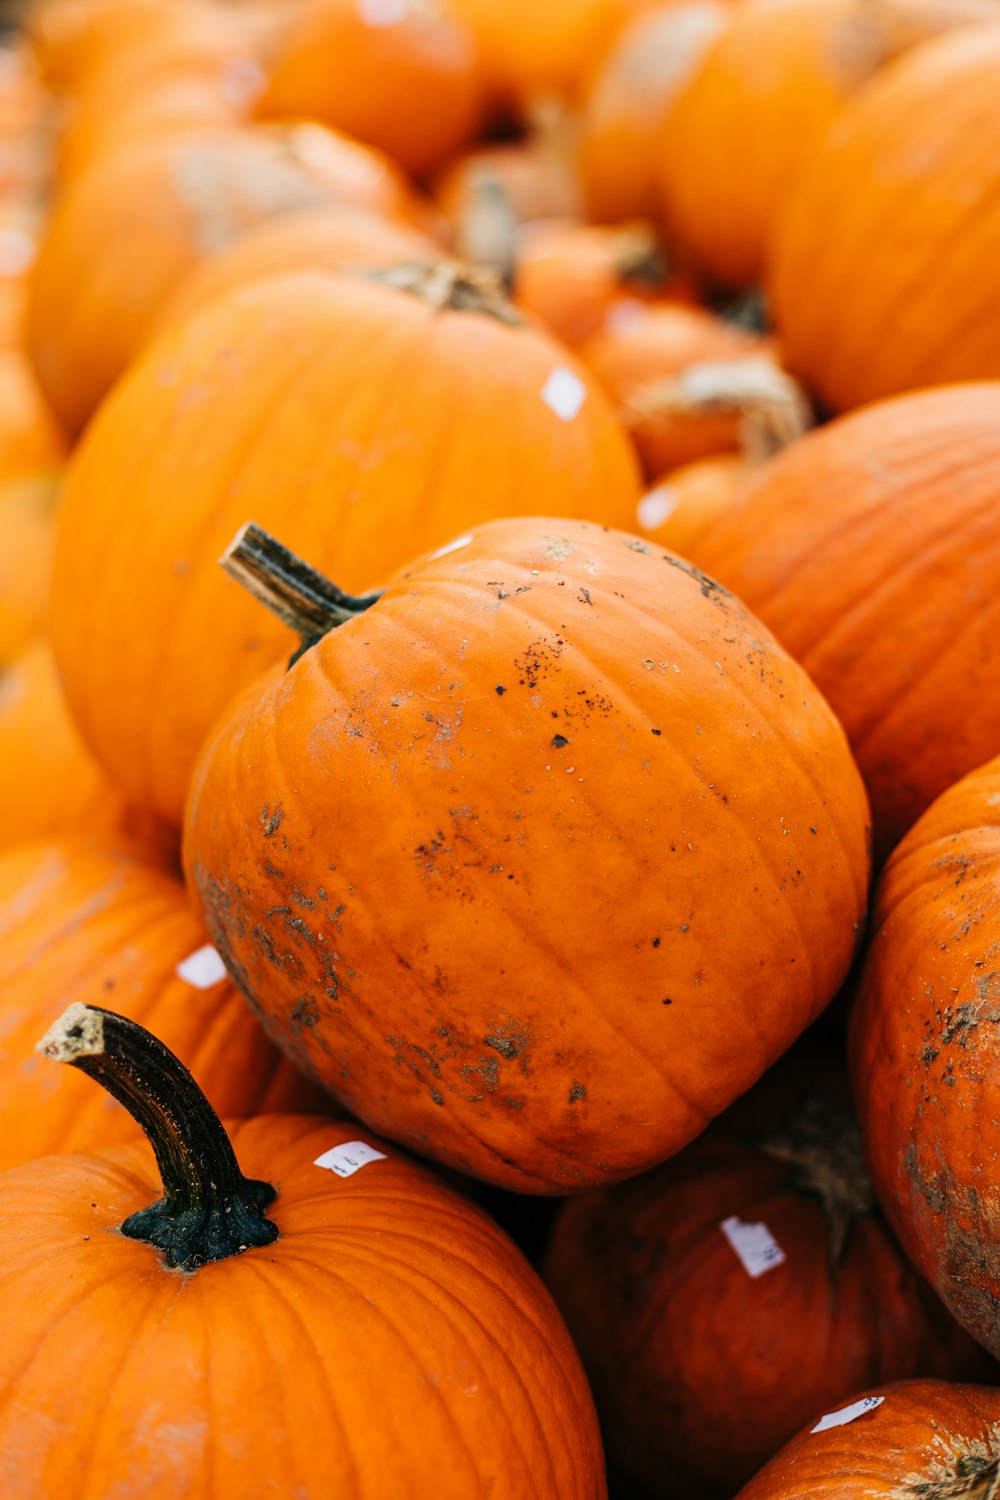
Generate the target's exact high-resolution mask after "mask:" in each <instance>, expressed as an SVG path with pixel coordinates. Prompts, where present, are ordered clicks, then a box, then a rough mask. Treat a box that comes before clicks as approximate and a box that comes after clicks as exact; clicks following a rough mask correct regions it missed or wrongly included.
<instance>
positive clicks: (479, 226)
mask: <svg viewBox="0 0 1000 1500" xmlns="http://www.w3.org/2000/svg"><path fill="white" fill-rule="evenodd" d="M517 230H518V223H517V214H516V213H515V211H514V205H513V204H512V203H511V201H510V195H509V194H508V192H507V189H506V188H505V187H504V185H503V183H502V181H501V180H500V178H499V177H498V176H497V174H496V173H495V172H491V171H490V170H489V169H488V168H487V167H476V168H474V169H473V170H472V171H470V173H469V175H468V203H467V205H466V207H465V209H464V211H463V213H462V215H461V218H460V219H459V222H458V223H457V224H456V226H455V249H456V250H457V252H458V254H459V255H460V256H461V257H462V259H463V260H464V261H467V262H468V264H469V265H470V266H474V267H476V269H477V270H480V271H488V272H490V273H491V274H492V275H493V276H495V277H496V280H497V284H498V286H499V287H500V289H501V291H502V292H503V293H504V295H505V296H509V295H510V293H511V291H512V290H513V287H514V276H515V272H516V270H517Z"/></svg>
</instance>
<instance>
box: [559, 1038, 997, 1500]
mask: <svg viewBox="0 0 1000 1500" xmlns="http://www.w3.org/2000/svg"><path fill="white" fill-rule="evenodd" d="M786 1060H787V1061H788V1062H789V1064H790V1065H791V1066H794V1071H795V1077H796V1079H797V1083H798V1087H797V1088H796V1089H795V1090H794V1091H793V1090H791V1089H789V1088H788V1087H787V1084H786V1087H785V1089H784V1092H785V1094H786V1096H787V1097H786V1099H785V1100H782V1101H781V1102H780V1103H779V1105H778V1108H777V1110H775V1109H774V1108H773V1107H772V1106H771V1100H770V1094H771V1090H772V1087H773V1088H774V1089H775V1091H776V1092H778V1091H780V1089H781V1081H779V1080H776V1079H774V1078H773V1072H774V1070H772V1071H771V1072H769V1073H767V1074H765V1076H764V1078H763V1079H762V1080H761V1082H760V1084H759V1085H758V1086H757V1089H756V1090H754V1091H753V1094H756V1095H764V1096H765V1098H764V1099H763V1101H762V1108H763V1110H764V1112H765V1113H770V1114H772V1115H776V1118H775V1119H772V1120H770V1121H769V1122H768V1123H767V1124H766V1125H764V1128H762V1129H754V1128H749V1129H748V1128H747V1119H748V1111H750V1110H751V1109H753V1107H754V1106H753V1095H751V1096H748V1097H747V1099H745V1100H742V1101H741V1102H740V1106H739V1109H738V1113H736V1114H734V1115H733V1116H732V1118H731V1119H730V1118H728V1117H724V1118H723V1119H722V1120H721V1121H720V1122H719V1123H718V1126H717V1127H715V1128H713V1129H712V1130H710V1131H708V1132H707V1133H706V1135H704V1136H702V1138H701V1139H700V1140H698V1141H696V1142H694V1144H693V1145H691V1146H689V1147H688V1148H687V1149H686V1150H684V1151H682V1152H681V1153H680V1155H679V1156H677V1157H675V1158H674V1160H672V1161H669V1162H665V1163H664V1164H663V1165H662V1166H660V1167H657V1168H656V1169H655V1170H654V1171H652V1172H649V1173H646V1174H644V1175H643V1176H641V1177H636V1178H633V1179H632V1181H630V1182H626V1183H619V1184H617V1185H616V1186H615V1187H611V1188H604V1189H599V1190H598V1191H596V1192H593V1193H587V1194H584V1195H582V1196H581V1197H578V1198H575V1199H572V1200H571V1201H569V1202H567V1203H566V1204H564V1205H563V1207H562V1208H561V1210H560V1213H559V1216H558V1218H557V1220H556V1225H555V1231H554V1234H553V1238H552V1241H551V1243H550V1246H549V1249H548V1252H547V1256H546V1262H545V1277H546V1281H547V1283H548V1285H549V1287H550V1289H551V1290H552V1292H553V1294H554V1295H555V1298H556V1301H557V1303H558V1304H559V1306H560V1308H561V1310H562V1312H563V1315H564V1316H565V1318H566V1321H567V1324H568V1326H569V1329H570V1332H571V1333H572V1335H573V1338H574V1342H575V1343H576V1346H577V1348H578V1349H579V1351H580V1354H581V1357H582V1359H583V1362H584V1368H585V1369H586V1370H587V1373H588V1375H589V1377H590V1380H591V1385H592V1388H593V1391H594V1395H595V1399H596V1401H597V1408H598V1411H599V1413H600V1414H601V1421H602V1426H603V1429H604V1432H605V1441H606V1443H607V1447H608V1458H609V1461H610V1462H612V1463H613V1464H616V1465H617V1467H618V1468H619V1469H620V1470H621V1471H622V1473H623V1474H628V1475H630V1476H631V1477H632V1478H633V1479H634V1480H635V1481H636V1482H637V1483H639V1484H640V1485H641V1486H642V1487H643V1488H642V1493H643V1494H647V1493H648V1495H649V1496H663V1497H664V1500H668V1497H673V1496H675V1495H677V1494H684V1495H697V1496H699V1497H701V1500H708V1497H709V1496H718V1497H719V1500H730V1497H731V1496H732V1495H733V1494H734V1492H735V1491H736V1489H737V1488H738V1487H739V1486H740V1485H741V1484H743V1483H744V1482H745V1481H746V1480H747V1479H749V1478H750V1477H751V1476H752V1475H753V1474H754V1473H755V1472H756V1470H757V1469H759V1468H760V1466H761V1465H762V1464H763V1463H765V1462H766V1461H767V1460H768V1459H769V1458H770V1457H771V1456H772V1455H773V1454H774V1453H775V1452H777V1450H778V1448H779V1447H780V1446H781V1445H782V1443H785V1442H787V1441H788V1440H789V1438H791V1437H794V1435H795V1434H796V1433H797V1432H798V1430H799V1429H800V1427H802V1425H803V1424H804V1423H806V1422H807V1421H809V1419H810V1418H811V1417H812V1415H813V1413H814V1412H816V1411H818V1410H821V1409H822V1410H829V1409H832V1408H834V1407H836V1406H837V1405H838V1404H840V1403H844V1402H846V1401H847V1400H848V1399H849V1398H850V1397H851V1395H852V1394H853V1393H854V1392H855V1391H857V1390H859V1389H864V1388H865V1387H867V1386H871V1385H876V1384H881V1383H883V1382H885V1381H890V1380H902V1379H906V1378H908V1377H910V1376H914V1375H925V1376H926V1375H931V1376H939V1377H942V1378H948V1379H965V1380H968V1379H981V1380H988V1379H989V1378H990V1375H991V1373H993V1372H994V1371H993V1368H992V1362H991V1361H990V1360H989V1359H988V1357H987V1356H986V1355H985V1354H984V1352H983V1350H982V1349H980V1348H979V1347H978V1346H977V1345H976V1344H975V1343H974V1342H973V1341H972V1339H970V1338H969V1337H968V1336H967V1335H966V1334H964V1333H963V1332H962V1330H961V1329H960V1328H959V1327H958V1325H957V1324H956V1323H955V1322H954V1321H953V1319H952V1318H951V1317H950V1316H949V1315H948V1313H947V1312H946V1311H945V1309H944V1307H943V1306H942V1304H941V1302H940V1301H939V1300H938V1298H937V1296H936V1295H935V1294H934V1292H933V1291H932V1290H931V1288H930V1287H929V1285H928V1284H927V1282H926V1281H924V1279H923V1278H922V1277H921V1276H919V1275H918V1274H917V1272H916V1271H915V1270H914V1269H913V1268H912V1266H911V1265H910V1263H909V1262H908V1261H907V1260H906V1258H905V1256H904V1255H903V1252H902V1251H901V1250H900V1248H899V1246H898V1244H897V1243H896V1241H895V1239H894V1238H893V1236H892V1233H891V1231H890V1230H889V1228H888V1225H887V1224H886V1221H885V1219H884V1218H883V1216H882V1215H881V1214H880V1213H879V1211H878V1206H877V1202H876V1199H875V1194H874V1191H873V1189H872V1186H871V1183H870V1182H869V1180H868V1177H867V1174H866V1173H865V1169H864V1164H863V1161H862V1156H861V1142H860V1138H859V1134H858V1129H857V1125H856V1124H855V1122H854V1120H853V1119H852V1117H851V1115H850V1112H849V1105H848V1098H849V1095H848V1090H847V1087H846V1080H843V1079H842V1078H841V1079H838V1077H837V1076H836V1074H834V1077H833V1078H832V1080H831V1083H832V1085H833V1086H832V1087H830V1086H828V1085H827V1084H826V1082H825V1080H824V1079H823V1078H822V1074H821V1072H820V1070H819V1068H817V1066H816V1065H815V1063H813V1062H812V1060H811V1059H810V1058H808V1057H806V1058H805V1059H803V1058H801V1057H799V1058H798V1059H797V1060H796V1061H795V1063H794V1065H792V1064H791V1058H788V1059H786ZM777 1071H778V1072H781V1071H782V1064H779V1065H778V1070H777ZM838 1083H840V1087H839V1088H838V1086H837V1085H838ZM760 1111H761V1106H758V1110H757V1112H758V1113H760ZM750 1118H752V1115H751V1116H750ZM761 1123H762V1124H763V1122H761ZM720 1371H724V1372H725V1378H724V1379H720Z"/></svg>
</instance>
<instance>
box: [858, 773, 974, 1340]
mask: <svg viewBox="0 0 1000 1500" xmlns="http://www.w3.org/2000/svg"><path fill="white" fill-rule="evenodd" d="M998 809H1000V761H998V760H993V761H990V762H989V763H988V764H987V765H985V766H983V767H981V768H980V769H978V770H976V771H973V772H972V773H971V774H970V775H969V776H966V777H965V778H964V779H963V780H961V781H960V782H958V784H957V785H956V786H953V787H951V788H950V789H949V790H948V791H946V792H945V793H944V794H943V796H941V797H939V798H938V800H937V801H936V802H935V803H934V805H933V806H932V807H931V808H929V809H928V811H927V812H926V813H925V814H924V816H923V817H922V818H921V819H920V821H919V822H918V823H917V824H916V825H915V826H914V827H913V828H912V829H911V830H910V832H909V834H908V835H907V836H906V838H905V839H904V840H903V842H902V843H901V844H900V845H899V847H898V849H897V850H896V851H895V853H894V854H893V856H892V859H891V860H890V861H889V863H888V865H887V866H886V868H885V870H884V871H883V874H882V878H881V880H880V882H879V886H878V889H877V892H876V902H875V911H874V920H873V930H872V940H871V944H870V947H869V949H868V952H867V955H866V959H865V965H864V969H863V971H862V976H861V984H860V988H859V993H858V998H857V1001H856V1004H855V1008H854V1012H853V1014H852V1018H851V1051H852V1066H853V1073H854V1087H855V1093H856V1095H857V1102H858V1111H859V1115H860V1118H861V1124H862V1129H863V1132H864V1140H865V1151H866V1153H867V1157H868V1161H869V1164H870V1168H871V1173H872V1179H873V1181H874V1183H875V1186H876V1188H877V1189H878V1193H879V1196H880V1198H881V1200H882V1204H883V1206H884V1208H885V1211H886V1213H887V1214H888V1216H889V1219H890V1220H891V1222H892V1223H893V1225H894V1226H895V1228H896V1232H897V1233H898V1235H899V1237H900V1239H901V1240H902V1242H903V1244H904V1246H905V1247H906V1249H907V1251H908V1253H909V1254H910V1256H911V1257H912V1258H913V1260H914V1262H915V1263H916V1264H917V1265H918V1266H919V1267H920V1269H921V1270H922V1271H923V1273H924V1275H925V1276H927V1277H928V1279H929V1280H930V1281H931V1282H932V1283H933V1284H934V1285H935V1286H936V1287H937V1289H938V1291H939V1293H940V1295H941V1297H942V1298H943V1300H944V1301H945V1302H946V1303H947V1305H948V1306H949V1307H950V1308H951V1310H952V1312H953V1313H954V1315H955V1317H956V1318H957V1319H958V1320H959V1322H961V1323H962V1324H963V1325H964V1326H965V1327H966V1328H968V1329H969V1331H970V1333H972V1334H974V1335H975V1337H976V1338H978V1339H979V1340H980V1341H981V1342H982V1343H983V1344H985V1346H986V1347H987V1348H988V1349H990V1350H991V1352H992V1353H993V1354H994V1355H1000V1323H998V1319H997V1313H996V1308H997V1300H998V1298H1000V1232H998V1228H997V1212H996V1209H997V1198H998V1188H997V1173H998V1163H1000V1126H998V1114H1000V1111H998V1099H997V1095H998V1078H1000V1027H998V1023H1000V964H998V962H997V954H998V952H1000V812H998Z"/></svg>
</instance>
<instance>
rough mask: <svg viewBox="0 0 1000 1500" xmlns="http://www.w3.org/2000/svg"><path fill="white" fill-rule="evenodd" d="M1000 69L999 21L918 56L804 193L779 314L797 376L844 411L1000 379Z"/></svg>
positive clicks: (902, 64) (779, 253)
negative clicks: (999, 103) (999, 93)
mask: <svg viewBox="0 0 1000 1500" xmlns="http://www.w3.org/2000/svg"><path fill="white" fill-rule="evenodd" d="M998 66H1000V26H995V25H994V26H978V27H968V28H965V29H962V30H960V31H958V32H957V33H955V35H953V36H948V37H942V38H939V39H938V40H937V41H935V42H933V43H928V44H927V45H926V46H923V47H920V48H917V49H915V50H914V51H913V52H912V53H911V54H909V55H908V56H906V57H904V58H901V59H900V60H899V61H898V62H896V63H895V64H893V66H892V67H891V68H887V69H886V70H885V71H884V72H883V73H882V75H881V76H880V77H879V78H878V79H876V80H873V82H872V83H871V85H870V86H869V87H868V88H867V89H866V90H865V92H864V94H863V95H859V97H858V98H857V99H855V100H854V101H853V102H852V103H851V104H850V105H849V106H848V107H847V108H846V109H845V111H844V113H843V114H842V115H841V117H840V118H839V120H838V121H837V123H836V125H835V127H834V128H833V129H832V130H831V132H830V134H829V136H828V137H827V139H826V141H825V142H824V144H823V146H822V148H821V149H819V150H818V151H817V153H816V155H815V157H814V159H813V161H812V163H811V165H810V167H809V169H808V170H807V171H805V172H804V173H803V175H802V177H801V179H800V180H799V181H798V183H797V184H796V185H795V187H794V190H793V191H792V192H790V194H789V197H788V201H787V204H786V206H785V209H784V211H783V212H782V215H781V217H780V219H779V221H778V223H777V225H776V231H775V237H774V246H773V263H772V267H771V273H770V276H769V285H770V291H771V297H772V308H773V312H774V317H775V321H776V323H777V326H778V329H779V332H780V335H781V340H782V346H783V348H784V350H785V353H786V356H787V360H788V364H789V368H790V369H792V370H794V371H795V373H796V374H798V375H800V376H801V377H802V378H803V379H805V380H806V381H807V382H808V384H809V385H810V387H811V388H812V389H813V390H815V391H816V392H817V393H818V395H819V396H820V398H821V400H822V401H823V403H824V405H825V406H826V407H827V408H829V409H830V410H833V411H843V410H846V409H847V408H849V407H854V406H858V405H861V404H862V403H864V402H869V401H874V400H876V399H877V398H879V397H884V396H888V395H892V394H893V393H895V392H898V391H904V390H912V389H914V388H917V387H920V386H925V385H943V384H946V383H948V382H950V381H959V380H969V379H978V378H981V377H988V376H996V375H1000V354H998V352H997V351H998V349H1000V321H998V319H1000V315H998V312H997V308H998V306H1000V299H998V295H997V285H996V280H995V277H996V275H997V271H996V267H997V258H996V256H995V255H994V253H993V246H994V245H995V243H996V240H997V236H998V234H1000V194H998V191H997V187H998V182H1000V166H998V162H1000V120H998V116H997V111H996V108H995V83H996V74H997V68H998ZM831 222H835V223H836V225H837V232H836V234H831V233H830V232H829V226H830V224H831ZM887 326H891V327H892V330H893V332H892V337H886V328H887Z"/></svg>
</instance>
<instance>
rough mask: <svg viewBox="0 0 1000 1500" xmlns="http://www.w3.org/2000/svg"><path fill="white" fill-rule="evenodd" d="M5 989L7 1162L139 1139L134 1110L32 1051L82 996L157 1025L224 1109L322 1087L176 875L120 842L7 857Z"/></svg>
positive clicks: (300, 1096) (0, 1142) (294, 1103)
mask: <svg viewBox="0 0 1000 1500" xmlns="http://www.w3.org/2000/svg"><path fill="white" fill-rule="evenodd" d="M0 994H2V999H0V1034H2V1043H0V1127H2V1128H0V1170H6V1169H7V1168H8V1167H15V1166H19V1165H20V1164H21V1163H22V1162H26V1161H30V1160H31V1159H32V1157H35V1156H44V1155H47V1154H48V1153H49V1152H51V1151H90V1150H94V1149H100V1148H101V1147H103V1146H110V1145H116V1144H117V1143H118V1142H119V1141H129V1140H132V1139H133V1138H134V1136H135V1126H134V1124H133V1123H132V1121H131V1120H130V1119H129V1118H128V1115H127V1114H126V1113H125V1112H124V1110H121V1109H118V1108H115V1107H114V1106H111V1105H109V1102H108V1100H106V1099H103V1098H101V1096H100V1095H99V1094H97V1093H96V1092H95V1091H94V1090H93V1089H89V1088H87V1086H86V1085H85V1084H84V1082H83V1080H82V1079H80V1078H76V1077H74V1076H73V1074H72V1073H65V1074H62V1075H59V1074H54V1075H53V1074H52V1073H50V1072H49V1070H48V1069H43V1068H41V1067H40V1066H39V1064H38V1060H37V1058H35V1057H34V1055H33V1050H32V1049H33V1047H34V1044H35V1042H36V1041H37V1039H38V1035H39V1029H40V1028H41V1029H43V1030H44V1028H45V1023H46V1021H47V1020H49V1019H51V1017H52V1015H53V1013H54V1012H55V1011H57V1010H58V1009H59V1006H60V1005H66V1004H67V1003H69V1002H71V1001H74V1000H79V999H80V998H81V997H82V996H85V995H100V996H101V998H102V999H106V1000H109V1001H114V1003H115V1005H117V1006H118V1007H119V1008H120V1010H121V1011H122V1012H123V1013H124V1014H125V1015H127V1016H130V1017H131V1018H132V1019H133V1020H136V1021H142V1022H148V1023H149V1025H150V1026H155V1027H156V1029H157V1032H158V1033H159V1035H160V1036H161V1037H162V1038H164V1040H165V1041H166V1042H167V1043H168V1044H169V1046H171V1047H172V1048H176V1050H177V1051H178V1053H179V1054H180V1055H181V1057H182V1058H184V1059H186V1060H187V1061H188V1062H189V1063H190V1064H191V1066H192V1067H194V1068H197V1069H198V1072H199V1075H200V1076H201V1078H202V1079H203V1080H204V1083H205V1088H206V1090H207V1092H208V1094H209V1096H210V1097H211V1099H212V1101H213V1103H214V1104H216V1105H217V1106H218V1107H219V1109H221V1110H223V1111H225V1112H226V1113H228V1114H254V1113H258V1112H260V1111H261V1110H264V1109H302V1108H306V1109H309V1108H315V1107H316V1106H317V1102H318V1100H319V1098H320V1096H319V1095H318V1094H317V1092H316V1090H315V1089H313V1088H311V1087H310V1085H309V1084H307V1083H306V1081H305V1079H303V1078H302V1077H301V1075H300V1074H299V1073H298V1072H297V1071H296V1070H295V1069H294V1068H292V1066H291V1065H290V1064H289V1063H288V1062H286V1061H285V1060H284V1059H283V1058H282V1057H281V1056H280V1054H279V1053H278V1052H277V1051H276V1050H275V1049H274V1048H273V1047H272V1046H271V1044H270V1043H269V1042H268V1040H267V1038H266V1037H265V1035H264V1033H263V1031H262V1030H261V1028H260V1027H259V1026H258V1024H257V1022H256V1021H255V1020H254V1018H253V1016H252V1015H251V1014H250V1012H249V1011H248V1009H247V1007H246V1005H245V1004H244V1002H243V999H242V997H241V996H240V994H239V992H238V991H237V989H236V987H235V986H234V985H233V984H232V982H231V981H230V980H229V978H228V976H227V975H226V973H225V970H224V969H223V967H222V964H221V962H220V960H219V957H218V954H216V953H215V951H214V950H213V949H212V948H211V945H210V944H209V940H208V935H207V933H206V932H205V929H204V927H203V926H202V924H201V923H200V922H199V920H198V918H197V917H196V916H195V914H194V912H193V911H192V909H191V904H190V902H189V901H188V899H187V895H186V893H185V891H184V888H183V886H182V885H181V883H180V881H179V880H178V879H177V878H176V876H174V875H171V874H169V873H168V872H167V871H165V870H163V869H158V868H156V867H154V866H152V865H150V864H147V863H146V862H145V860H140V859H138V858H137V857H136V856H135V854H133V853H132V852H131V851H130V850H128V849H126V848H124V847H123V846H121V845H120V844H117V843H112V842H110V841H103V840H102V841H87V840H81V839H76V840H74V839H72V838H64V839H62V840H59V841H54V842H49V843H33V844H26V845H24V846H22V847H21V848H18V849H11V850H9V851H7V852H6V853H5V854H3V855H0Z"/></svg>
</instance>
